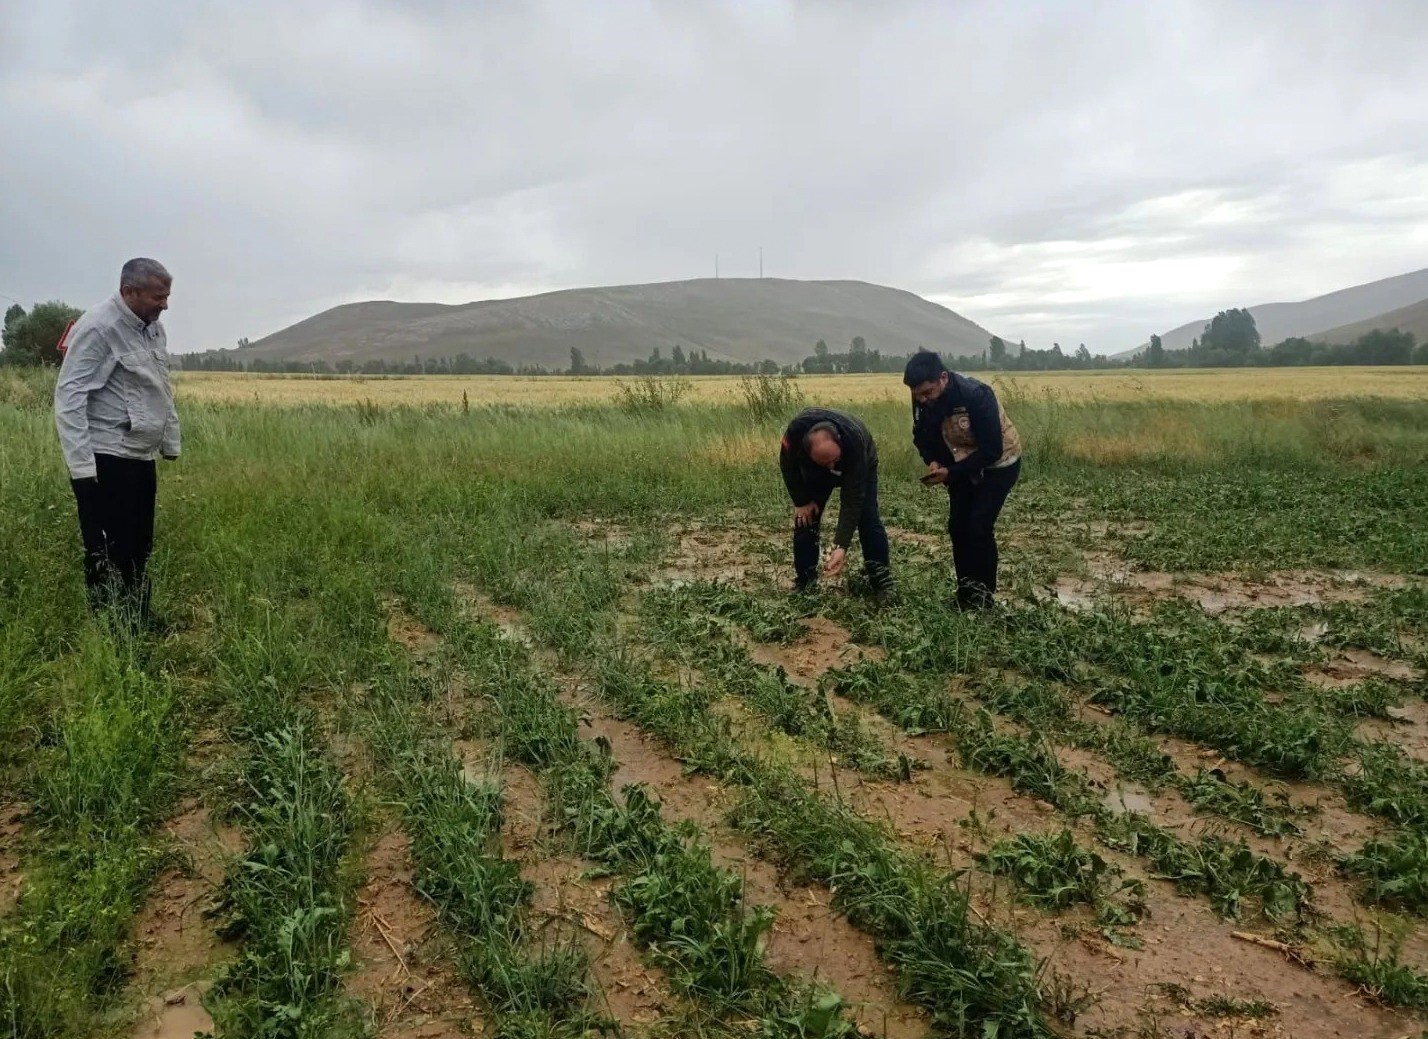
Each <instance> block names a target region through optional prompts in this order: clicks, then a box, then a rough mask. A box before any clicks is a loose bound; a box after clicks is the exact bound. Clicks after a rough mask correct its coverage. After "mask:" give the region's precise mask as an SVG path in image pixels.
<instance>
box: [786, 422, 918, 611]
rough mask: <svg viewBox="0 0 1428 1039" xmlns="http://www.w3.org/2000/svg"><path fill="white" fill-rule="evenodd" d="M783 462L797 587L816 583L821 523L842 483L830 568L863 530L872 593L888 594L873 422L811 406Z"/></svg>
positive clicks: (790, 433)
mask: <svg viewBox="0 0 1428 1039" xmlns="http://www.w3.org/2000/svg"><path fill="white" fill-rule="evenodd" d="M778 464H779V469H780V470H782V472H783V482H784V484H785V486H787V487H788V496H789V497H790V498H791V499H793V569H794V590H795V591H808V590H810V589H811V588H812V587H813V586H814V585H815V584H817V582H818V533H819V525H820V521H821V520H822V517H823V510H824V508H825V507H827V505H828V499H829V497H830V496H831V495H832V493H833V488H835V487H841V488H842V504H841V507H840V511H839V515H838V529H837V531H835V532H834V534H833V551H832V552H831V553H829V555H828V564H827V566H826V568H825V569H824V572H825V573H826V574H827V575H828V576H829V577H836V576H837V575H838V574H839V573H841V572H842V570H843V564H844V562H845V560H846V557H847V552H848V545H849V544H851V543H852V540H853V532H854V531H857V533H858V541H859V543H860V544H861V546H862V549H863V568H864V571H865V572H866V573H867V575H868V581H869V582H870V583H871V584H872V586H873V591H874V592H875V593H877V594H878V595H886V594H887V593H888V592H890V591H891V590H892V572H891V571H890V570H889V568H888V533H887V531H886V530H885V529H884V528H883V521H882V519H881V518H879V516H878V452H877V447H876V446H875V445H874V444H873V435H872V434H871V433H869V432H868V427H867V426H865V425H863V424H862V423H861V422H859V421H858V420H857V419H855V418H854V417H853V416H852V415H846V414H844V413H843V412H841V411H832V410H829V409H827V408H808V409H807V410H805V411H801V412H799V413H798V415H796V416H795V417H794V419H793V421H792V422H790V423H789V424H788V429H787V430H786V431H785V432H784V435H783V444H782V446H781V448H780V450H779V456H778Z"/></svg>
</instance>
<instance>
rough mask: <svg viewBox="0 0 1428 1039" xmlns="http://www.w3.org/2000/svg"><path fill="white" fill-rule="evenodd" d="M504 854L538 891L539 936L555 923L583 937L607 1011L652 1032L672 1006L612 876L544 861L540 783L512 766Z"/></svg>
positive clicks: (577, 863) (506, 774)
mask: <svg viewBox="0 0 1428 1039" xmlns="http://www.w3.org/2000/svg"><path fill="white" fill-rule="evenodd" d="M501 799H502V806H503V810H504V820H503V825H502V827H501V848H502V853H503V854H504V855H505V857H506V858H508V859H514V860H516V861H519V862H520V863H521V876H522V877H524V878H525V879H526V880H528V881H530V882H531V884H532V885H533V886H534V888H535V891H534V896H533V901H532V905H531V913H532V918H533V926H534V929H535V930H537V931H540V932H546V931H547V929H548V928H549V927H550V925H551V924H553V923H554V924H557V925H561V926H562V927H563V929H564V930H565V931H566V932H567V933H569V934H574V935H578V936H579V938H580V940H581V941H582V942H583V944H584V945H585V946H586V948H587V950H588V951H589V953H590V976H591V980H592V981H593V982H594V983H595V986H596V988H597V989H598V991H599V992H600V993H601V998H602V1000H603V1002H604V1005H605V1006H604V1009H605V1011H606V1012H607V1013H609V1014H610V1016H611V1017H614V1018H615V1019H616V1020H617V1021H619V1022H620V1023H621V1024H622V1025H625V1026H627V1027H628V1026H629V1025H638V1026H645V1025H652V1024H654V1023H655V1022H657V1021H658V1020H659V1019H660V1018H661V1017H663V1016H664V1014H665V1012H666V1010H667V1009H668V1008H669V1006H671V1005H672V1003H673V1002H674V998H673V997H672V996H671V995H670V994H669V992H668V990H667V989H666V987H665V985H664V983H663V982H662V981H661V980H660V976H659V972H658V971H655V970H652V969H651V968H649V967H647V966H646V965H645V964H644V962H643V961H642V960H641V959H640V953H639V950H638V949H637V948H636V947H635V945H634V944H633V943H632V942H631V941H630V937H629V933H628V931H627V929H626V927H625V921H624V920H623V919H622V918H621V916H620V914H619V913H618V912H617V911H616V909H615V907H614V906H613V905H611V903H610V898H609V895H610V888H611V886H612V885H613V884H614V880H613V879H612V878H609V877H601V878H591V877H587V876H586V873H587V872H588V871H589V870H590V865H591V864H590V863H588V862H586V861H585V860H584V859H581V858H577V857H575V856H570V855H542V854H541V845H542V843H543V838H544V836H545V826H544V823H543V820H544V817H545V801H544V798H543V795H542V793H541V789H540V783H539V781H538V780H537V779H536V777H535V776H534V775H533V774H532V773H531V772H530V771H529V770H528V769H525V768H521V767H519V766H514V765H511V766H507V767H506V768H505V769H503V770H502V774H501Z"/></svg>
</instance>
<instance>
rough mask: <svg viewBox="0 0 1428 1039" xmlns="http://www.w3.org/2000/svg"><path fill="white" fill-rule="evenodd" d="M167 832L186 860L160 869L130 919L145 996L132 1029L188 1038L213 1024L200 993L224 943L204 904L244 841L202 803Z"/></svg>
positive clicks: (149, 1037) (150, 1038) (156, 1038)
mask: <svg viewBox="0 0 1428 1039" xmlns="http://www.w3.org/2000/svg"><path fill="white" fill-rule="evenodd" d="M164 831H165V834H166V835H167V836H168V838H169V839H170V840H171V841H172V842H173V843H174V845H175V847H176V849H177V851H179V852H180V853H181V855H182V856H183V858H184V860H185V861H184V863H183V865H182V866H176V867H172V868H169V869H166V870H164V871H163V873H161V874H160V875H159V877H158V879H157V880H156V881H155V883H154V887H153V890H152V893H151V894H150V896H149V899H148V901H147V902H146V903H145V904H144V907H143V909H141V910H140V911H139V914H138V916H137V917H136V918H135V920H134V989H135V991H136V992H137V993H139V994H140V997H141V998H142V999H144V1000H145V1009H144V1013H143V1016H142V1017H141V1018H140V1020H139V1023H138V1026H137V1027H136V1028H135V1030H134V1035H135V1036H137V1037H141V1039H191V1037H192V1036H193V1035H194V1034H195V1033H196V1032H209V1031H212V1030H213V1021H212V1019H211V1018H210V1017H209V1015H208V1011H206V1010H205V1009H204V1008H203V1004H202V999H203V994H204V992H205V991H206V990H207V988H208V980H207V979H208V976H209V975H211V973H212V971H213V968H214V966H215V965H216V964H217V962H218V961H219V960H220V959H222V958H223V957H224V956H225V955H226V954H227V951H228V946H227V945H225V944H224V943H223V942H221V941H219V939H218V936H217V934H216V933H215V931H214V928H213V925H212V924H211V922H210V921H209V920H208V919H207V910H208V909H209V907H210V903H211V901H212V900H213V898H214V897H215V895H216V893H217V891H218V888H219V886H220V885H221V884H222V882H223V874H224V868H225V863H226V861H227V860H228V859H229V858H231V857H232V856H234V855H237V854H238V853H239V852H240V851H241V850H242V847H243V841H242V836H241V834H240V833H239V832H238V831H237V830H236V829H233V828H231V827H226V826H217V825H215V824H214V822H213V820H212V819H211V818H210V816H209V812H208V809H207V808H204V807H201V806H198V805H193V804H189V805H187V806H186V807H185V809H184V810H183V811H182V812H181V813H180V814H179V815H178V816H176V817H175V818H173V819H171V820H170V821H169V822H168V824H167V825H166V826H165V827H164Z"/></svg>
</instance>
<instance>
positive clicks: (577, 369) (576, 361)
mask: <svg viewBox="0 0 1428 1039" xmlns="http://www.w3.org/2000/svg"><path fill="white" fill-rule="evenodd" d="M570 374H571V375H589V374H590V366H589V365H588V364H586V363H585V355H584V354H583V353H581V352H580V347H578V346H572V347H571V348H570Z"/></svg>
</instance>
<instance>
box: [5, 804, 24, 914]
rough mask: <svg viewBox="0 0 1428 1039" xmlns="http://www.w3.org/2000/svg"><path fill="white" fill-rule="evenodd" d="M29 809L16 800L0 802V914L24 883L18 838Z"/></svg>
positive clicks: (6, 911) (13, 902)
mask: <svg viewBox="0 0 1428 1039" xmlns="http://www.w3.org/2000/svg"><path fill="white" fill-rule="evenodd" d="M29 811H30V810H29V807H28V806H27V805H23V804H19V803H17V802H10V803H8V804H0V915H3V914H5V913H8V912H9V911H10V910H11V909H12V908H13V907H14V905H15V903H16V902H17V901H18V900H19V898H20V891H21V889H22V888H23V887H24V884H25V877H24V874H23V873H21V872H20V838H21V834H22V831H23V829H24V825H25V816H26V815H28V814H29Z"/></svg>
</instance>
